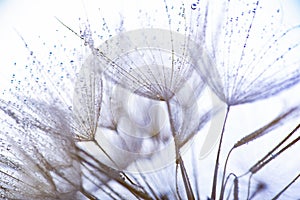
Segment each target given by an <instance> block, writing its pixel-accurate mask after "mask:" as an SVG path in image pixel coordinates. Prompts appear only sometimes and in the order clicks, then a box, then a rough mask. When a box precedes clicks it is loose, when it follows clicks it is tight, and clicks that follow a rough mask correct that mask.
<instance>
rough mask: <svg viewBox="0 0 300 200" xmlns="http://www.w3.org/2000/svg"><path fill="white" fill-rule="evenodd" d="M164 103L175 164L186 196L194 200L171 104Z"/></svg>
mask: <svg viewBox="0 0 300 200" xmlns="http://www.w3.org/2000/svg"><path fill="white" fill-rule="evenodd" d="M166 104H167V109H168V114H169V121H170V127H171V132H172V136H173V139H174V143H175V154H176V165H179V167H180V171H181V176H182V179H183V182H184V186H185V191H186V196H187V198H188V199H189V200H194V199H195V197H194V193H193V189H192V186H191V183H190V180H189V177H188V174H187V172H186V169H185V166H184V162H183V160H182V157H181V155H180V149H179V146H180V144H179V142H178V139H177V135H176V129H175V126H174V121H173V119H172V112H171V105H170V102H169V101H166ZM176 177H177V176H176Z"/></svg>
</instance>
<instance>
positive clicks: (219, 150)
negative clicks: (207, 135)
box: [210, 105, 230, 200]
mask: <svg viewBox="0 0 300 200" xmlns="http://www.w3.org/2000/svg"><path fill="white" fill-rule="evenodd" d="M229 110H230V106H229V105H228V106H227V111H226V115H225V119H224V123H223V127H222V132H221V138H220V142H219V147H218V153H217V158H216V163H215V170H214V179H213V185H212V191H211V197H210V199H211V200H215V199H216V188H217V180H218V170H219V159H220V153H221V146H222V141H223V135H224V131H225V125H226V121H227V118H228V114H229Z"/></svg>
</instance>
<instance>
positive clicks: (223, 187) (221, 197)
mask: <svg viewBox="0 0 300 200" xmlns="http://www.w3.org/2000/svg"><path fill="white" fill-rule="evenodd" d="M233 149H234V148H231V149H230V151H229V153H228V154H227V157H226V161H225V165H224V170H223V175H222V182H221V192H220V200H222V199H223V198H224V191H225V186H226V183H225V184H224V181H225V175H226V168H227V163H228V160H229V157H230V154H231V152H232V151H233Z"/></svg>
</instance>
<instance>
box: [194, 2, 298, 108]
mask: <svg viewBox="0 0 300 200" xmlns="http://www.w3.org/2000/svg"><path fill="white" fill-rule="evenodd" d="M210 3H211V4H212V5H211V7H209V8H208V15H207V16H206V20H207V22H206V23H205V24H204V25H203V26H202V28H205V29H206V30H204V31H203V32H206V34H204V36H203V37H200V38H199V40H200V41H201V43H200V44H199V50H198V51H193V55H194V60H195V62H196V63H198V65H195V66H196V69H197V71H198V72H199V74H200V76H201V77H202V78H203V80H205V82H206V83H207V84H208V85H209V86H210V87H211V88H212V90H213V91H214V92H215V93H216V94H217V95H218V96H219V98H220V99H222V100H223V101H224V102H225V103H226V104H228V105H237V104H243V103H249V102H253V101H256V100H259V99H264V98H267V97H270V96H272V95H275V94H277V93H279V92H280V91H282V90H284V89H288V88H289V87H291V86H293V85H295V84H297V83H298V82H299V80H300V71H299V59H298V58H297V56H295V52H299V50H300V46H299V33H300V27H299V26H293V27H289V26H287V25H285V24H283V22H281V21H282V20H281V18H282V12H281V6H280V4H279V1H276V2H273V4H272V5H269V4H267V1H226V2H224V3H223V4H218V2H217V1H212V2H210ZM216 13H217V14H216ZM261 19H264V20H263V21H261ZM199 31H201V30H199ZM203 44H204V47H202V46H201V45H203ZM203 57H204V58H205V59H203Z"/></svg>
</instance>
